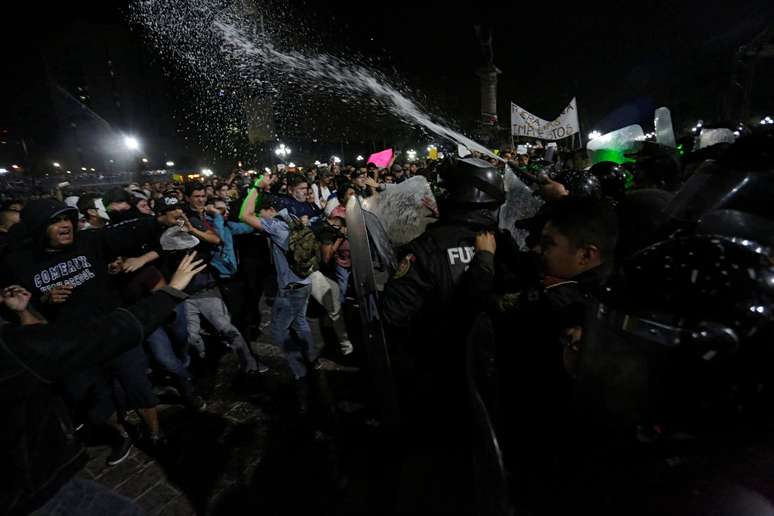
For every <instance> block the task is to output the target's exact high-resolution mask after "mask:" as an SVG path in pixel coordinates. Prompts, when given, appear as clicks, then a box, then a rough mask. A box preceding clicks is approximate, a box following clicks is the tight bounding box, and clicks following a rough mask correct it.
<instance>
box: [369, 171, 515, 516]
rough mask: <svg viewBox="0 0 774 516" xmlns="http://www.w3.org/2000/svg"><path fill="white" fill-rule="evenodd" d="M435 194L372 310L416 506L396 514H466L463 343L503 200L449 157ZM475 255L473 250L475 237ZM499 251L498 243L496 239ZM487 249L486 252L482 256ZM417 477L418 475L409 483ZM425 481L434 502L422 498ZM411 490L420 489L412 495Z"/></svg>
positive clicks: (469, 482) (468, 473)
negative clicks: (429, 219) (382, 338)
mask: <svg viewBox="0 0 774 516" xmlns="http://www.w3.org/2000/svg"><path fill="white" fill-rule="evenodd" d="M439 168H440V170H439V173H440V178H441V187H442V189H443V191H442V192H441V194H440V195H438V196H437V198H438V207H439V214H440V217H439V220H438V222H436V223H434V224H433V225H431V226H429V227H428V228H427V230H426V232H425V233H424V234H422V235H421V236H420V237H419V238H417V239H415V240H414V241H412V242H410V243H409V244H408V245H407V246H406V247H405V248H404V249H403V256H402V259H401V260H400V264H399V266H398V269H397V271H396V272H395V274H394V275H393V277H392V278H391V279H390V280H389V281H388V282H387V284H386V285H385V288H384V291H383V292H382V295H381V298H380V308H381V310H380V312H381V317H382V320H383V321H384V322H385V327H386V330H387V340H388V344H389V345H390V346H391V361H392V366H393V371H394V374H395V376H396V379H397V385H398V391H399V398H400V413H401V426H402V430H403V437H404V439H403V444H402V445H401V446H400V447H399V451H400V454H401V455H402V456H403V457H402V458H395V459H394V460H401V461H402V465H401V466H400V467H399V468H398V470H399V471H401V472H404V473H405V472H409V476H410V477H411V478H406V476H405V475H403V476H402V478H401V485H402V486H413V490H411V488H410V487H409V488H408V489H409V491H410V494H405V493H406V491H405V490H403V489H401V488H396V489H398V491H400V492H401V493H402V494H399V495H396V499H403V500H407V499H408V500H414V499H416V500H419V499H423V500H424V501H422V502H421V503H411V502H408V503H407V505H404V506H402V507H400V508H398V509H399V510H400V511H404V512H406V511H407V512H433V511H453V512H457V513H470V512H473V510H472V504H473V503H474V502H473V499H474V495H473V483H474V482H473V478H472V477H473V473H472V464H471V459H472V457H471V455H472V452H471V449H472V445H471V436H470V415H469V413H468V411H467V407H468V405H467V390H466V389H467V387H466V369H465V363H466V362H465V361H466V348H465V343H466V342H465V341H466V336H467V334H468V331H469V329H470V327H471V326H472V325H473V322H474V320H475V317H476V315H477V313H478V312H480V311H481V309H482V306H481V303H480V302H478V300H477V298H479V297H480V296H483V295H485V292H480V291H479V290H478V286H479V285H481V286H482V287H483V288H484V291H486V289H487V288H491V278H490V279H489V282H488V285H489V287H487V285H486V283H487V282H479V281H477V279H476V275H477V274H480V273H482V272H484V271H488V272H493V271H494V249H495V247H496V246H497V247H498V248H499V247H500V245H499V242H498V243H497V244H496V243H495V240H496V237H495V232H496V231H497V225H498V212H499V208H500V206H501V205H502V203H503V202H504V200H505V190H504V185H503V179H502V177H501V175H500V173H499V171H498V170H497V169H496V168H495V167H493V166H492V165H491V164H490V163H488V162H487V161H484V160H482V159H478V158H473V157H470V158H460V159H453V160H450V161H448V162H446V163H444V164H443V165H442V166H441V167H439ZM477 239H478V241H479V242H478V248H479V249H482V251H480V252H478V253H476V252H475V249H476V240H477ZM502 247H508V244H507V243H505V242H504V243H503V244H502ZM484 249H487V250H488V251H489V252H487V251H486V250H484ZM422 472H425V475H426V476H423V477H421V478H413V475H418V474H420V473H422ZM429 483H432V484H434V485H435V486H437V487H436V490H437V493H438V494H439V495H440V498H438V499H435V500H434V501H433V502H430V501H428V499H429V498H430V497H428V496H427V493H426V492H425V489H426V487H425V486H426V485H428V484H429ZM416 490H419V491H421V492H417V491H416Z"/></svg>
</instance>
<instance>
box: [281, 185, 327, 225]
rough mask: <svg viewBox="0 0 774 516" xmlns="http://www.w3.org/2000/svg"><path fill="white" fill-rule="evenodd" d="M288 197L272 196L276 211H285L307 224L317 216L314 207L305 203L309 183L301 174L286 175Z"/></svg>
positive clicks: (317, 213)
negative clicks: (304, 218)
mask: <svg viewBox="0 0 774 516" xmlns="http://www.w3.org/2000/svg"><path fill="white" fill-rule="evenodd" d="M287 179H288V195H276V196H274V205H275V206H276V208H277V211H282V210H287V211H288V213H289V214H290V215H293V216H294V217H298V218H299V219H303V217H306V218H307V219H306V220H307V222H308V221H309V220H311V219H313V218H314V217H316V216H318V215H319V212H318V210H317V209H316V206H314V205H313V204H309V203H308V202H307V193H308V190H309V183H308V182H307V180H306V177H304V176H303V175H302V174H288V178H287Z"/></svg>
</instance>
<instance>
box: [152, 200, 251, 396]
mask: <svg viewBox="0 0 774 516" xmlns="http://www.w3.org/2000/svg"><path fill="white" fill-rule="evenodd" d="M200 193H201V194H203V193H204V191H203V188H200V185H193V187H192V188H191V189H190V192H189V199H190V200H191V208H193V209H194V210H195V209H196V208H197V207H198V205H199V203H200V202H205V201H202V200H201V199H200V197H198V195H199V194H200ZM164 201H165V203H164V205H163V206H162V207H160V210H162V216H161V217H160V219H159V220H160V222H161V223H162V224H164V225H165V226H168V227H175V226H178V225H179V224H182V226H181V229H182V231H183V232H185V233H188V234H189V235H191V236H194V237H196V238H197V239H199V235H201V234H205V231H204V230H205V229H206V232H209V231H211V232H212V234H214V235H217V233H216V232H215V230H214V229H210V228H209V227H208V228H205V227H204V224H205V223H206V224H207V225H208V226H210V227H212V226H211V224H210V223H209V222H208V221H207V220H206V218H205V220H204V221H202V220H201V219H198V216H197V215H195V214H196V212H195V211H194V212H192V213H193V214H192V216H191V217H190V218H189V217H186V215H185V213H184V212H183V210H182V209H180V208H178V204H177V202H176V200H174V199H169V198H165V199H164ZM203 212H204V210H203ZM195 222H196V223H197V224H200V228H201V229H199V230H196V231H194V229H195V228H194V227H193V224H194V223H195ZM217 242H218V243H217V244H216V245H220V244H222V242H223V240H222V239H221V238H220V237H219V236H218V237H217ZM162 245H164V239H162ZM193 248H196V249H197V251H198V252H199V256H200V257H201V258H203V259H204V260H206V261H208V262H210V261H211V260H212V259H213V254H216V253H217V248H215V247H213V246H202V245H201V242H199V243H196V241H194V242H193V247H190V246H187V247H186V249H193ZM165 251H167V256H166V257H167V258H168V260H169V266H168V270H173V267H174V265H176V263H177V261H178V259H179V258H180V253H179V248H175V249H165ZM186 292H187V293H190V294H191V296H190V297H189V298H188V299H186V301H185V303H184V305H185V309H186V319H187V325H188V342H189V344H190V345H191V346H193V348H194V349H196V351H197V353H198V355H199V357H202V358H203V357H204V356H205V355H206V350H205V345H204V339H203V338H202V335H201V318H202V317H203V318H204V319H206V320H207V321H208V322H209V323H210V324H212V326H213V327H214V328H215V330H216V331H217V332H218V334H219V336H220V337H221V338H223V339H224V340H226V342H227V343H228V345H229V347H230V348H231V349H232V350H233V352H234V353H235V354H236V355H237V358H238V359H239V366H240V375H241V378H242V379H244V380H245V382H246V384H247V385H248V386H249V387H252V386H254V384H255V383H256V375H257V374H258V373H259V372H260V371H259V367H258V364H257V363H256V361H255V359H254V358H253V356H252V355H251V354H250V351H249V348H248V346H247V342H245V339H244V337H243V336H242V334H241V333H240V332H239V330H238V329H237V328H236V326H234V324H233V323H232V321H231V314H230V312H229V310H228V308H227V307H226V303H225V302H224V301H223V296H222V295H221V293H220V290H219V289H218V284H217V280H216V278H215V276H214V275H213V273H212V271H207V270H205V271H204V272H202V273H200V274H199V275H198V276H197V277H196V278H195V279H194V281H193V282H192V283H191V285H189V286H188V289H187V291H186ZM261 369H263V368H261Z"/></svg>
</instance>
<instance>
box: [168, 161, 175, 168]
mask: <svg viewBox="0 0 774 516" xmlns="http://www.w3.org/2000/svg"><path fill="white" fill-rule="evenodd" d="M167 166H168V167H174V166H175V162H174V161H167Z"/></svg>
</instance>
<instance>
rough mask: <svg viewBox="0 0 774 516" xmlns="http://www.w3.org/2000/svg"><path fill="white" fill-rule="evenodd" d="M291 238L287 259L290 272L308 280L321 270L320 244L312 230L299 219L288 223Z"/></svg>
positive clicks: (294, 218) (293, 218)
mask: <svg viewBox="0 0 774 516" xmlns="http://www.w3.org/2000/svg"><path fill="white" fill-rule="evenodd" d="M288 228H289V229H290V236H289V237H288V248H287V250H286V251H285V257H286V258H287V259H288V265H289V266H290V270H291V271H293V273H294V274H295V275H296V276H298V277H299V278H306V277H308V276H309V275H310V274H312V273H313V272H314V271H316V270H319V268H320V261H321V258H322V257H321V255H320V242H319V241H318V240H317V237H316V236H315V234H314V232H313V231H312V228H310V227H309V226H307V225H305V224H304V223H303V222H301V220H299V219H298V218H297V217H292V218H291V220H289V221H288Z"/></svg>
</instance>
